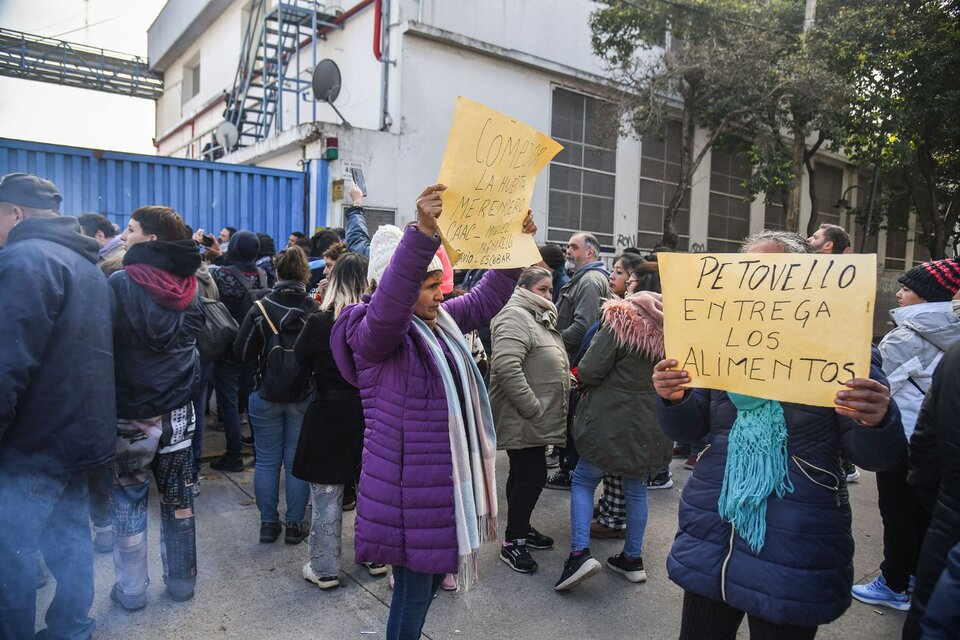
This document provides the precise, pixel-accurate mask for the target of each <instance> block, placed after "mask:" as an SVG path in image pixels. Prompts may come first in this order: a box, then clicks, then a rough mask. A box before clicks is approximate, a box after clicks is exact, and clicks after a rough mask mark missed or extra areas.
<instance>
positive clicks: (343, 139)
mask: <svg viewBox="0 0 960 640" xmlns="http://www.w3.org/2000/svg"><path fill="white" fill-rule="evenodd" d="M254 1H256V0H254ZM338 1H339V2H342V3H343V4H342V6H339V5H338V6H334V5H333V4H332V3H331V2H328V3H326V4H325V5H324V4H323V3H318V5H319V7H320V9H321V13H323V14H324V15H327V16H340V18H338V20H339V24H338V25H337V26H336V28H330V29H324V30H323V33H322V37H318V38H315V39H313V41H311V42H308V43H307V44H305V45H304V46H303V47H302V48H301V49H300V51H299V61H297V60H290V61H289V62H288V66H287V75H288V76H296V77H299V78H301V79H309V77H310V74H311V73H312V69H313V67H312V65H313V63H314V60H321V59H330V60H333V61H334V62H336V64H337V65H338V66H339V68H340V71H341V74H342V87H341V91H340V95H339V97H338V98H337V99H336V100H335V101H334V105H335V106H336V108H337V110H339V112H340V113H341V114H342V116H343V118H344V119H345V120H346V121H347V122H349V123H350V124H349V126H348V125H345V124H343V121H342V120H341V118H340V117H339V116H338V115H337V113H336V112H335V111H334V109H332V108H331V107H330V106H329V105H327V104H325V103H316V102H315V101H314V99H313V97H312V95H311V93H310V92H309V90H306V91H304V92H303V95H302V96H300V98H299V99H295V98H291V97H290V96H296V94H293V93H289V92H288V93H285V94H284V102H283V103H282V108H281V111H280V114H281V115H280V116H278V117H277V118H275V125H274V129H273V130H272V131H271V133H270V135H268V136H267V137H265V138H264V139H262V140H260V141H259V142H256V143H255V144H251V145H248V146H244V147H242V148H239V149H237V150H235V151H233V152H232V153H228V154H227V155H225V156H224V157H223V158H222V160H223V161H226V162H236V163H245V164H255V165H259V166H269V167H274V168H283V169H294V170H296V169H298V168H303V169H304V170H306V171H309V172H310V174H311V175H310V178H311V194H310V203H309V206H310V220H311V229H310V231H312V230H313V228H314V227H322V226H330V227H336V226H342V224H343V212H344V210H345V205H346V203H345V201H344V200H343V199H342V198H343V194H344V192H345V190H340V189H337V188H334V187H335V186H336V183H337V181H339V180H343V179H345V178H346V179H347V184H349V177H348V176H349V174H348V172H347V169H348V168H349V167H350V166H360V167H362V169H363V171H364V174H365V177H366V181H367V187H368V197H367V198H366V201H365V205H366V206H367V207H368V210H369V212H370V216H371V218H372V221H373V222H374V223H382V222H392V223H395V224H401V225H402V224H403V223H404V222H406V221H409V220H411V219H412V218H413V216H414V201H415V199H416V196H417V195H418V194H419V193H420V191H421V190H422V189H423V187H424V186H426V185H428V184H431V183H433V182H434V181H435V180H436V178H437V174H438V171H439V168H440V163H441V159H442V157H443V153H444V148H445V145H446V141H447V136H448V133H449V128H450V122H451V119H452V115H453V109H454V104H455V101H456V98H457V96H460V95H462V96H465V97H468V98H471V99H473V100H476V101H478V102H482V103H484V104H486V105H489V106H490V107H492V108H494V109H497V110H499V111H502V112H504V113H507V114H509V115H511V116H513V117H515V118H517V119H519V120H522V121H524V122H526V123H527V124H529V125H531V126H534V127H536V128H538V129H540V130H541V131H544V132H545V133H547V134H549V135H551V136H552V137H553V138H555V139H556V140H558V141H559V142H560V143H561V144H563V145H564V147H565V149H564V151H562V152H561V153H560V154H559V155H558V156H557V157H556V158H555V159H554V161H553V162H552V163H551V164H550V165H549V167H548V168H547V169H545V170H544V171H543V173H542V174H541V176H540V178H539V179H538V181H537V185H536V189H535V191H534V194H533V200H532V202H531V207H532V208H533V212H534V216H535V218H536V221H537V225H538V227H539V229H540V231H539V232H538V241H541V242H543V241H550V242H557V243H565V242H566V241H567V239H568V238H569V237H570V235H571V233H573V232H574V231H578V230H586V231H590V232H592V233H594V234H595V235H597V237H598V238H599V239H600V241H601V244H602V245H603V246H604V248H605V253H608V254H610V255H612V254H613V253H617V252H619V251H620V250H622V249H624V248H626V247H628V246H636V247H638V248H641V249H651V248H653V246H654V245H655V244H656V243H657V242H658V240H659V239H660V235H661V232H662V228H661V220H662V213H663V210H664V208H665V206H666V203H667V202H668V201H669V198H670V191H671V183H672V182H675V180H676V172H677V167H678V165H677V157H678V154H679V136H678V132H679V125H677V126H674V127H669V128H668V130H667V132H666V136H665V137H664V139H662V140H661V139H660V138H659V137H654V136H648V137H646V138H645V139H643V140H638V139H636V138H633V137H620V138H619V139H617V140H616V142H615V143H614V144H612V145H611V143H609V142H607V143H606V144H605V142H604V140H603V139H602V135H601V134H600V133H599V132H600V131H601V130H602V129H603V127H601V126H600V125H601V124H602V123H600V122H598V118H599V116H598V114H597V111H598V109H597V106H598V104H599V102H598V98H597V97H596V96H597V94H598V93H599V88H600V87H601V86H603V84H604V73H603V68H602V66H601V63H600V61H599V60H598V59H597V58H596V57H595V56H594V55H593V54H592V52H591V48H590V29H589V17H590V13H591V12H592V11H593V10H594V8H595V3H593V2H590V1H588V0H562V1H557V0H392V1H389V2H388V1H386V0H384V1H383V2H382V5H381V6H382V9H383V12H384V13H383V17H382V21H383V23H384V26H383V30H384V32H385V37H384V39H383V42H382V45H383V46H382V50H383V52H384V55H383V58H384V59H385V60H386V62H381V61H379V60H377V59H376V58H375V57H374V39H375V36H374V33H375V28H376V27H375V17H376V8H377V4H378V3H377V2H375V0H362V1H358V0H338ZM270 4H273V5H275V4H276V1H275V0H272V2H270ZM251 6H252V3H251V2H250V0H169V2H168V3H167V5H166V6H165V7H164V9H163V11H162V12H161V14H160V15H159V16H158V18H157V20H156V21H155V22H154V24H153V25H152V26H151V28H150V31H149V57H150V61H151V67H152V68H153V69H154V70H156V71H159V72H162V73H163V75H164V81H165V90H164V95H163V97H162V98H161V99H160V100H158V102H157V116H156V138H155V143H156V146H157V150H158V153H159V154H161V155H167V156H175V157H194V158H198V157H201V155H202V153H203V150H204V148H209V147H207V145H209V144H210V143H211V142H212V135H213V131H214V129H215V128H216V127H217V126H218V125H219V124H220V123H221V122H223V120H224V109H225V106H226V98H225V96H226V94H228V93H229V92H230V91H231V90H232V88H233V85H234V81H235V76H236V74H237V67H238V63H239V61H240V58H241V50H242V41H243V37H244V33H245V30H246V29H247V21H248V17H249V15H250V12H251ZM344 16H345V18H344ZM297 64H299V67H297V66H296V65H297ZM296 68H299V70H300V73H299V76H297V75H296V72H295V71H291V70H295V69H296ZM314 113H315V114H316V117H315V120H314ZM281 118H282V123H283V124H282V127H280V129H281V130H279V131H278V130H277V127H276V124H277V123H278V122H279V121H280V119H281ZM298 119H299V123H300V124H297V121H298ZM331 138H335V139H336V143H337V147H338V157H337V158H336V159H324V154H325V152H326V151H327V147H328V146H329V143H330V142H331V140H330V139H331ZM749 175H750V167H749V165H748V164H747V163H746V162H745V161H744V159H743V158H742V157H738V156H737V155H736V154H731V153H727V152H720V151H714V152H713V153H708V154H707V155H706V157H705V159H704V161H703V163H702V164H701V166H700V167H699V169H698V171H697V173H696V175H695V177H694V181H693V184H692V186H691V188H690V193H689V198H688V200H687V207H686V208H685V211H684V212H682V214H681V216H680V219H679V220H678V227H679V230H680V233H681V236H682V245H681V248H682V249H688V250H691V251H735V250H736V247H737V246H738V244H739V242H740V240H742V239H743V238H744V237H745V236H746V235H748V234H749V233H751V232H754V231H757V230H759V229H762V228H764V227H777V226H782V224H783V213H782V210H781V208H780V207H777V206H773V205H768V204H765V203H764V201H763V198H762V197H761V198H758V199H756V200H754V201H753V202H752V203H750V202H747V201H745V199H744V196H745V195H746V190H745V189H744V187H743V186H742V183H743V182H744V181H745V180H746V179H747V178H748V177H749ZM807 179H808V178H807V177H806V176H805V177H804V180H805V181H806V180H807ZM815 179H816V180H817V192H818V200H819V202H820V203H821V205H820V211H819V212H818V213H819V220H820V221H821V222H833V223H836V224H840V225H842V226H844V227H845V228H846V229H847V230H848V231H849V232H851V235H852V236H853V237H854V238H855V245H856V247H857V249H859V248H860V244H861V242H860V241H861V235H862V230H861V229H857V228H856V223H855V221H854V220H853V217H852V216H848V215H846V212H845V210H844V209H842V208H837V207H836V206H835V205H836V203H837V202H838V201H839V200H841V198H843V199H845V200H846V201H848V202H849V203H850V206H857V204H858V202H859V203H864V202H865V201H866V198H867V196H868V190H869V180H870V176H869V174H865V173H864V172H862V171H857V170H856V169H855V168H854V167H852V166H850V165H849V164H848V163H846V162H845V161H844V159H843V158H842V157H841V156H837V155H834V154H830V153H821V154H819V155H818V162H817V171H816V178H815ZM337 196H339V199H336V200H335V199H334V198H335V197H337ZM802 203H803V204H802V208H801V216H800V229H801V230H804V229H806V225H807V222H808V220H809V219H810V213H811V212H810V200H809V198H808V197H807V196H806V185H804V198H803V199H802ZM914 224H915V222H912V223H911V229H910V231H909V232H899V233H893V232H890V233H887V232H885V231H881V232H880V236H879V239H877V238H873V239H871V242H869V243H868V245H867V246H868V249H871V250H875V251H876V252H877V253H878V256H879V263H880V266H881V267H886V268H888V269H896V270H903V269H904V268H906V267H907V266H909V265H911V264H913V263H914V262H922V261H923V260H924V259H925V256H926V253H925V251H924V249H923V247H922V246H921V245H920V244H919V243H916V242H913V241H912V238H913V235H914V233H913V232H914V227H913V225H914ZM305 231H307V230H305ZM908 239H910V241H908ZM878 240H879V242H878Z"/></svg>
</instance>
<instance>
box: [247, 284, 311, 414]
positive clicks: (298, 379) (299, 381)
mask: <svg viewBox="0 0 960 640" xmlns="http://www.w3.org/2000/svg"><path fill="white" fill-rule="evenodd" d="M253 304H255V305H256V306H257V308H259V309H260V313H261V314H263V319H264V320H265V321H266V323H267V327H268V328H269V329H270V333H269V335H268V336H267V344H266V347H265V348H264V350H263V351H262V352H261V353H263V354H265V355H262V356H261V358H260V366H259V369H258V376H259V380H258V382H259V386H258V387H257V392H258V393H259V394H260V397H261V398H263V399H264V400H269V401H270V402H300V401H301V400H303V399H304V398H306V397H307V395H308V394H309V393H310V370H309V369H308V368H306V367H303V366H301V365H300V364H299V363H298V362H297V359H296V358H295V357H294V355H293V345H294V343H295V342H296V341H297V336H298V335H300V329H302V328H303V324H304V323H303V322H299V323H295V325H296V326H297V330H296V331H289V330H287V331H284V332H283V333H280V332H279V331H277V327H276V325H275V324H273V320H271V319H270V315H269V314H268V313H267V310H266V308H264V306H263V302H261V301H260V300H255V301H254V302H253ZM303 318H304V319H305V318H306V313H304V314H303Z"/></svg>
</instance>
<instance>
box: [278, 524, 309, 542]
mask: <svg viewBox="0 0 960 640" xmlns="http://www.w3.org/2000/svg"><path fill="white" fill-rule="evenodd" d="M283 526H284V527H286V528H287V530H286V531H285V532H284V534H283V541H284V543H285V544H300V543H301V542H303V541H304V540H306V539H307V536H309V535H310V527H308V526H306V525H305V524H303V523H302V522H285V523H284V524H283Z"/></svg>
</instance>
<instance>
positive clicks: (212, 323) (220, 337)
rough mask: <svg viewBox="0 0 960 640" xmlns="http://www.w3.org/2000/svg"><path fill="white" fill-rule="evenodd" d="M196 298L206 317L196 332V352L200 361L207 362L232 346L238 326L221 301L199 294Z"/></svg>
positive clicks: (215, 358) (214, 359)
mask: <svg viewBox="0 0 960 640" xmlns="http://www.w3.org/2000/svg"><path fill="white" fill-rule="evenodd" d="M197 298H198V300H199V301H200V307H201V308H202V309H203V315H204V316H205V317H206V321H205V322H204V323H203V328H202V329H201V330H200V333H199V334H197V352H198V353H199V354H200V362H202V363H203V364H207V363H210V362H214V361H216V360H217V358H219V357H220V356H222V355H223V354H224V353H226V351H227V349H230V348H231V347H233V342H234V340H236V339H237V332H238V331H239V329H240V327H239V326H237V321H236V320H234V319H233V316H232V315H230V311H229V309H227V307H226V306H225V305H224V304H223V303H222V302H220V301H219V300H211V299H210V298H204V297H203V296H200V295H198V296H197Z"/></svg>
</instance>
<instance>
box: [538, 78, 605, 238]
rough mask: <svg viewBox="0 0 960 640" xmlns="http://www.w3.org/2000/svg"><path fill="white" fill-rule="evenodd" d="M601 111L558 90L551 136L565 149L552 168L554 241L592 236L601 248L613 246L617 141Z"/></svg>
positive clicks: (550, 230) (596, 103)
mask: <svg viewBox="0 0 960 640" xmlns="http://www.w3.org/2000/svg"><path fill="white" fill-rule="evenodd" d="M600 107H601V102H600V100H598V99H597V98H592V97H590V96H586V95H583V94H581V93H576V92H573V91H568V90H566V89H561V88H559V87H557V88H554V90H553V116H552V119H551V124H550V135H551V136H553V138H554V139H556V140H557V141H558V142H559V143H560V144H562V145H563V147H564V148H563V150H562V151H561V152H560V153H558V154H557V155H556V157H554V159H553V161H552V162H551V163H550V174H549V180H550V189H549V208H548V216H547V240H548V241H549V242H560V243H563V244H566V242H567V240H569V239H570V236H571V235H573V234H574V233H576V232H578V231H589V232H590V233H592V234H594V235H595V236H596V237H597V240H599V241H600V243H601V244H602V245H605V246H610V245H612V244H613V218H614V211H613V201H614V194H615V191H616V170H617V151H616V140H615V139H614V135H615V134H612V133H607V132H605V131H604V130H603V129H602V127H601V122H600V118H601V115H600V113H599V112H600Z"/></svg>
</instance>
